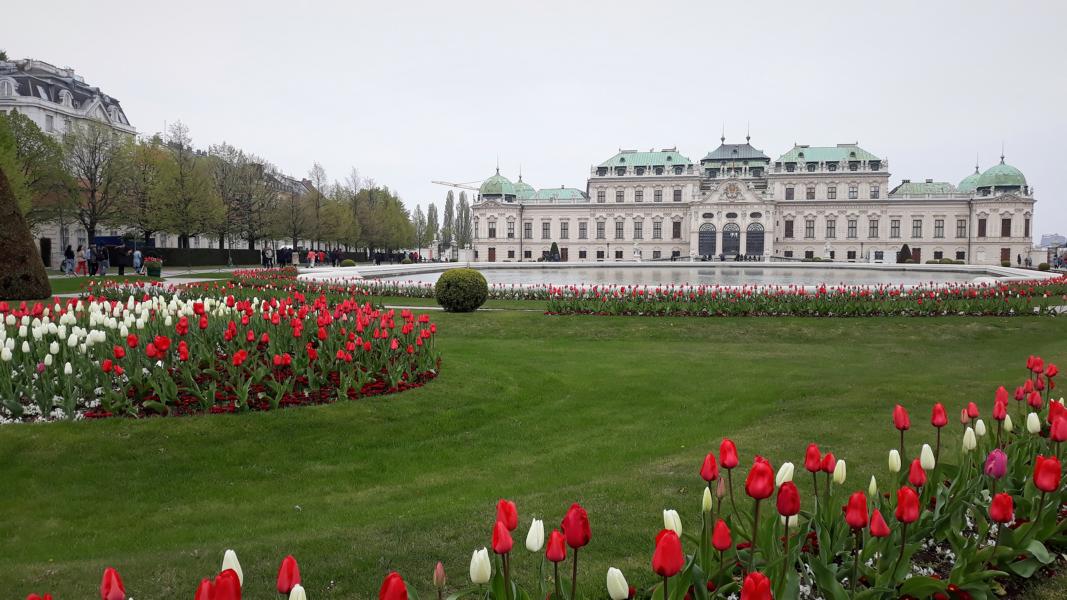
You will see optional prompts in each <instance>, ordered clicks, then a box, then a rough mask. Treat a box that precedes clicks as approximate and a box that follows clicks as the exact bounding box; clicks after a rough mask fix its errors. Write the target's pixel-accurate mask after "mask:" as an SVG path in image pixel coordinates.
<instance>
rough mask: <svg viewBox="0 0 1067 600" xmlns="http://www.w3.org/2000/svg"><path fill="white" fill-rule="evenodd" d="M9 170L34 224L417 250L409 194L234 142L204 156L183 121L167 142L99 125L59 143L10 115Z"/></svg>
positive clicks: (1, 126) (80, 128)
mask: <svg viewBox="0 0 1067 600" xmlns="http://www.w3.org/2000/svg"><path fill="white" fill-rule="evenodd" d="M0 168H3V169H4V171H5V173H9V174H11V175H10V178H11V179H12V187H13V189H14V191H15V195H16V198H17V199H18V201H19V204H20V207H21V208H22V210H23V213H24V214H25V215H26V217H27V220H28V221H29V223H30V225H31V226H39V225H42V224H45V223H58V224H59V225H60V226H64V227H66V226H70V225H73V224H79V225H81V227H83V228H84V229H85V231H86V232H87V234H88V237H89V238H90V239H92V238H93V237H94V236H95V235H96V234H97V233H98V232H99V230H100V229H101V228H103V227H105V226H106V227H109V228H112V229H121V230H123V231H126V232H128V233H131V234H134V235H136V236H138V237H140V238H142V239H145V240H147V239H149V238H150V237H152V236H153V235H155V234H157V233H170V234H176V235H177V236H178V240H179V245H187V244H188V240H189V239H190V238H191V237H193V236H198V235H206V236H210V237H212V238H213V239H216V240H217V241H218V245H219V247H220V248H223V247H227V246H232V245H234V244H235V243H236V242H238V241H240V243H242V244H243V245H246V246H247V247H248V248H254V247H256V246H257V244H261V243H262V242H264V241H266V240H287V241H288V242H291V243H292V245H293V246H294V247H295V246H297V245H300V244H299V241H300V240H310V241H311V245H312V246H313V247H315V248H322V247H328V248H334V247H341V248H346V249H353V248H366V249H368V250H373V249H385V250H392V249H398V248H406V247H411V246H413V245H415V244H416V242H417V239H416V237H417V236H416V227H415V223H414V221H413V219H412V217H411V216H410V215H409V214H408V212H407V210H406V209H405V207H404V204H403V202H402V201H401V200H400V198H399V197H398V196H397V195H396V194H395V193H393V192H392V191H390V190H389V188H388V187H386V186H379V185H377V184H376V183H375V182H374V181H373V180H372V179H368V178H363V177H360V175H359V173H358V172H357V171H356V170H354V169H353V171H352V172H351V174H350V175H349V176H348V178H347V179H346V180H345V181H344V182H333V183H331V182H330V181H329V180H328V178H327V176H326V172H325V170H324V169H323V168H322V166H321V165H319V164H318V163H316V164H315V165H314V166H313V167H312V169H311V170H310V171H309V173H308V177H307V178H306V179H303V180H296V179H293V178H290V177H287V176H285V175H284V174H282V173H280V172H279V171H278V170H277V169H276V168H275V167H274V166H273V165H271V164H270V163H269V162H268V161H266V160H264V159H262V158H260V157H258V156H256V155H254V154H251V153H247V152H245V151H243V150H241V149H239V148H236V147H234V146H232V145H230V144H227V143H221V144H217V145H211V146H208V148H207V150H206V151H205V150H197V149H195V147H194V146H193V140H192V137H191V136H190V133H189V129H188V128H187V127H186V126H185V125H184V124H182V123H181V122H178V123H175V124H173V125H172V126H170V127H169V128H168V131H167V132H166V137H165V138H164V137H161V136H158V135H157V136H153V137H150V138H144V139H132V138H130V137H128V136H124V135H121V134H116V133H115V132H114V131H113V130H111V129H109V128H107V127H105V126H103V125H98V124H95V123H85V124H79V125H76V126H74V127H73V128H72V130H71V131H68V132H67V133H66V134H65V135H64V136H63V137H62V138H61V139H56V138H54V137H52V136H50V135H48V134H45V133H44V132H42V131H41V130H40V129H39V128H38V127H37V125H36V124H35V123H33V121H32V120H30V119H29V118H28V117H26V116H25V115H21V114H19V113H16V112H12V113H10V114H2V113H0Z"/></svg>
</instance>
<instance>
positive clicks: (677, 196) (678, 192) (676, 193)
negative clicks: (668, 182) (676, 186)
mask: <svg viewBox="0 0 1067 600" xmlns="http://www.w3.org/2000/svg"><path fill="white" fill-rule="evenodd" d="M674 201H675V202H681V201H682V190H674Z"/></svg>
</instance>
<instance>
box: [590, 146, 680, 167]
mask: <svg viewBox="0 0 1067 600" xmlns="http://www.w3.org/2000/svg"><path fill="white" fill-rule="evenodd" d="M691 164H693V161H691V160H689V159H688V158H686V157H685V156H683V155H681V154H679V153H678V152H677V151H675V150H661V151H659V152H638V151H636V150H621V151H619V153H618V154H616V155H615V156H612V157H611V158H609V159H607V160H605V161H604V162H602V163H600V165H599V166H601V167H673V166H674V165H691Z"/></svg>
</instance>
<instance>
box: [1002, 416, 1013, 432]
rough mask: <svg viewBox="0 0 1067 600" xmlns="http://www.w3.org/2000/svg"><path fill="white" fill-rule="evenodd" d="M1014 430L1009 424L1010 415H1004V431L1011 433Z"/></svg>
mask: <svg viewBox="0 0 1067 600" xmlns="http://www.w3.org/2000/svg"><path fill="white" fill-rule="evenodd" d="M1012 429H1015V426H1014V425H1012V424H1011V415H1009V414H1005V415H1004V431H1006V432H1008V433H1011V430H1012Z"/></svg>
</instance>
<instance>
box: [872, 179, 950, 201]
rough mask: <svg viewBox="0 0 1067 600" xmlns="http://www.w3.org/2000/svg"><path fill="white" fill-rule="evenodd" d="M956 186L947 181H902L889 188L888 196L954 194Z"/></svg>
mask: <svg viewBox="0 0 1067 600" xmlns="http://www.w3.org/2000/svg"><path fill="white" fill-rule="evenodd" d="M957 191H958V190H956V186H954V185H952V184H951V183H949V182H947V181H932V180H926V181H903V182H901V184H900V185H898V186H897V187H895V188H893V189H892V190H890V192H889V195H890V197H897V196H925V195H926V194H954V193H956V192H957Z"/></svg>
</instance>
